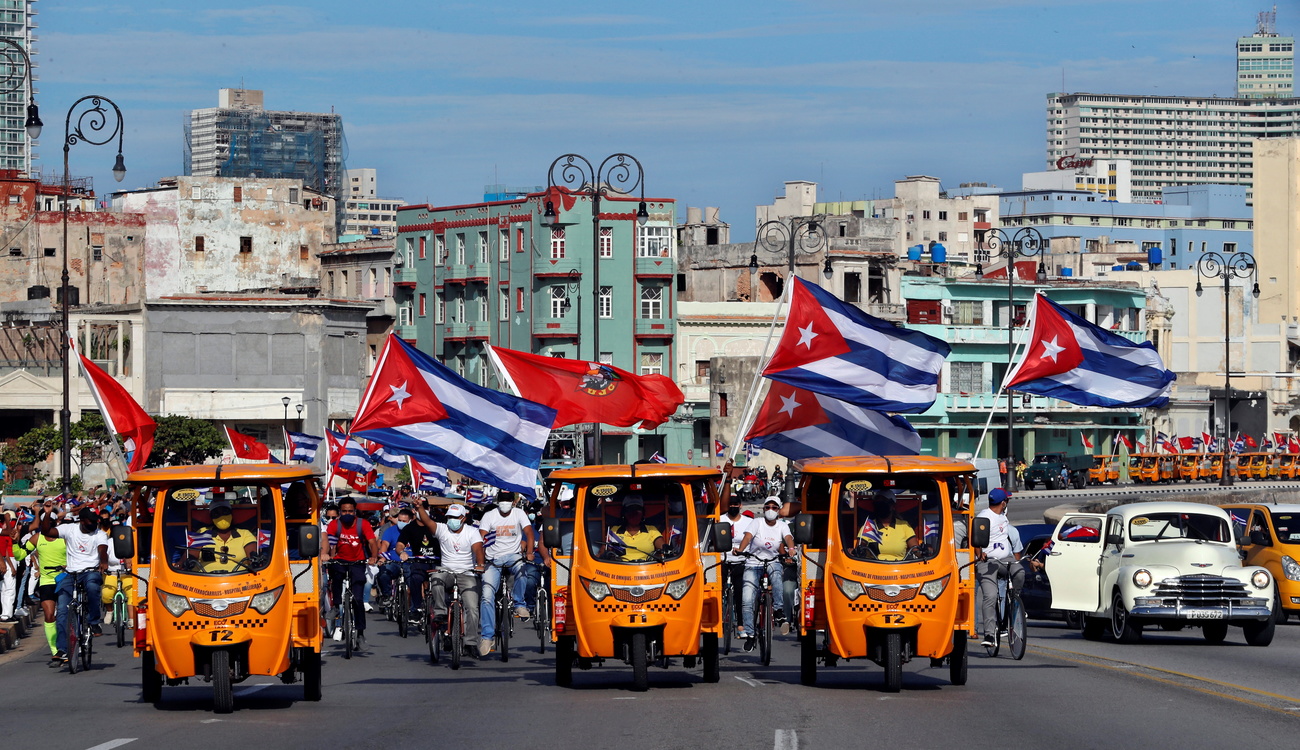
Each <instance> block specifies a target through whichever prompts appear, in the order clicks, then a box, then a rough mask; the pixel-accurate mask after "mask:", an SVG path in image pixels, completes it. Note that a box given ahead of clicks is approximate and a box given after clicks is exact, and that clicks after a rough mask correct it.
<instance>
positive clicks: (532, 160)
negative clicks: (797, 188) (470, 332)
mask: <svg viewBox="0 0 1300 750" xmlns="http://www.w3.org/2000/svg"><path fill="white" fill-rule="evenodd" d="M1264 2H1265V0H1256V2H1255V3H1243V2H1238V1H1237V0H1146V1H1143V0H1054V1H1053V2H1041V1H1040V2H1031V1H1030V0H981V1H980V2H975V1H974V0H970V1H967V0H928V1H927V0H785V1H782V2H764V1H762V0H759V1H758V2H755V1H754V0H748V1H744V0H708V1H706V2H679V1H678V0H667V1H666V2H658V3H630V2H618V3H614V2H607V3H602V4H594V3H592V4H588V3H581V2H570V3H545V2H540V3H539V2H516V1H515V0H509V1H498V2H492V3H486V2H410V1H401V2H387V1H384V2H372V3H357V2H339V1H338V0H315V1H314V2H310V3H307V2H301V3H300V2H296V1H291V2H282V3H279V4H264V3H255V2H206V1H205V2H192V1H191V2H157V1H155V0H133V2H131V3H109V2H100V1H92V0H40V2H38V4H37V7H38V9H39V15H38V16H37V19H38V22H39V23H40V28H39V30H38V33H39V41H38V42H37V44H36V48H37V50H38V56H37V60H38V66H39V67H38V70H37V72H38V74H39V76H40V82H39V89H40V95H39V102H40V104H41V108H42V116H43V119H44V120H45V122H46V137H45V138H44V139H43V143H42V144H41V146H40V148H39V152H40V153H41V154H42V156H43V157H44V158H43V159H42V163H43V164H44V165H45V166H46V168H47V169H49V168H56V167H57V166H58V164H59V149H58V146H59V143H60V141H59V137H60V136H61V134H62V133H61V131H62V120H63V115H64V113H65V112H66V110H67V107H68V106H69V105H70V104H71V103H72V102H73V101H74V100H75V99H76V98H78V97H80V96H83V95H85V94H102V95H105V96H108V97H110V98H112V99H113V100H115V101H116V102H117V103H118V104H119V105H120V106H121V107H122V109H123V112H124V114H125V118H126V120H127V131H126V146H125V153H126V163H127V167H128V175H127V178H126V180H125V182H124V183H123V186H124V187H127V188H135V187H143V186H148V185H152V184H153V183H154V182H155V181H156V180H157V179H159V178H161V177H167V176H171V175H175V174H179V173H182V172H183V167H182V151H183V145H182V122H183V120H184V118H185V116H186V113H187V112H188V111H189V110H190V109H193V108H197V107H211V106H216V101H217V89H218V88H222V87H239V86H240V85H241V84H242V85H243V86H245V87H247V88H256V89H263V90H265V91H266V106H267V108H269V109H290V110H305V111H317V112H319V111H329V110H330V109H331V108H333V109H334V110H335V111H337V112H340V113H342V115H343V119H344V127H345V132H346V135H347V139H348V166H350V167H374V168H377V169H378V170H379V181H380V189H381V191H382V192H383V193H384V194H385V195H388V196H400V197H403V198H405V199H407V200H408V201H410V202H412V203H424V202H426V201H427V202H432V203H434V204H451V203H465V202H472V201H475V200H478V199H479V198H480V197H481V195H482V190H483V186H484V185H485V184H488V183H493V182H502V183H506V184H511V185H536V184H544V183H545V181H546V169H547V167H548V166H549V165H550V163H551V161H552V160H553V159H554V158H555V157H557V156H559V155H561V154H563V153H567V152H570V151H574V152H577V153H580V154H583V155H586V156H588V157H590V158H593V159H599V158H602V157H604V156H605V155H607V154H610V153H614V152H618V151H625V152H628V153H631V154H633V155H634V156H636V157H638V158H639V159H640V160H641V162H642V164H644V166H645V171H646V180H647V192H648V193H650V194H653V195H655V196H656V197H670V198H676V199H677V200H678V201H679V211H681V212H682V213H683V214H684V211H685V209H684V206H686V205H692V206H704V205H711V206H712V205H716V206H720V207H721V208H722V218H723V220H724V221H728V222H730V223H731V225H732V228H733V230H732V231H733V239H734V240H737V241H748V240H749V239H752V237H753V223H754V211H753V207H754V205H755V204H757V203H766V202H770V201H771V199H772V197H773V196H774V195H776V194H777V193H778V192H780V191H781V189H782V188H781V185H782V182H784V181H785V180H794V179H807V180H815V181H817V182H819V183H820V184H821V197H822V198H823V199H826V200H851V199H861V198H873V197H885V196H889V195H892V191H893V181H894V180H896V179H899V178H901V177H903V176H904V175H908V174H929V175H934V176H937V177H939V178H940V179H941V180H942V181H943V183H944V185H946V186H954V187H955V186H956V185H957V184H958V183H960V182H968V181H986V182H990V183H994V184H998V185H1003V186H1018V184H1019V175H1020V173H1022V172H1026V171H1034V170H1039V169H1043V168H1045V167H1044V165H1045V160H1046V156H1045V135H1044V132H1045V125H1044V118H1045V114H1044V107H1045V104H1044V98H1045V96H1046V94H1047V93H1049V92H1052V91H1058V90H1061V88H1062V76H1064V80H1065V90H1068V91H1093V92H1114V93H1170V94H1218V95H1227V94H1230V93H1231V92H1232V91H1233V82H1234V74H1235V70H1234V62H1233V43H1234V40H1235V37H1237V36H1238V35H1242V34H1249V33H1251V32H1252V31H1253V29H1254V21H1255V14H1256V12H1257V11H1259V10H1263V9H1264V7H1265V6H1264V4H1263V3H1264ZM1269 2H1271V0H1269ZM1280 5H1281V6H1282V7H1281V8H1280V9H1279V21H1278V26H1279V30H1280V31H1282V32H1283V33H1287V34H1290V33H1293V32H1294V31H1296V30H1297V29H1300V7H1298V6H1297V4H1296V3H1295V2H1294V1H1292V2H1285V3H1280ZM112 161H113V153H112V152H110V150H109V149H108V148H107V147H100V148H92V147H89V146H75V147H74V148H73V152H72V171H73V173H75V174H89V175H92V176H94V178H95V183H96V187H97V188H98V190H99V192H100V193H101V194H103V193H105V192H106V191H108V190H111V189H112V188H113V187H115V185H114V183H113V182H112V177H111V175H110V174H109V170H110V169H111V167H112Z"/></svg>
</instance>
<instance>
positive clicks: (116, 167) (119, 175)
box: [113, 153, 126, 182]
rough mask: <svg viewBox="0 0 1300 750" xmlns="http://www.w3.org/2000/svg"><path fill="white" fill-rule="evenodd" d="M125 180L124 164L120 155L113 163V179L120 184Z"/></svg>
mask: <svg viewBox="0 0 1300 750" xmlns="http://www.w3.org/2000/svg"><path fill="white" fill-rule="evenodd" d="M125 178H126V162H125V161H122V154H121V153H119V154H118V155H117V161H116V162H114V163H113V179H115V180H117V181H118V182H121V181H122V180H123V179H125Z"/></svg>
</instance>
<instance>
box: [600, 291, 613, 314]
mask: <svg viewBox="0 0 1300 750" xmlns="http://www.w3.org/2000/svg"><path fill="white" fill-rule="evenodd" d="M596 306H597V307H598V308H599V311H600V317H602V318H612V317H614V287H612V286H602V287H601V288H600V297H599V299H597V301H596Z"/></svg>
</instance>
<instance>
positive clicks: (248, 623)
mask: <svg viewBox="0 0 1300 750" xmlns="http://www.w3.org/2000/svg"><path fill="white" fill-rule="evenodd" d="M269 619H270V618H268V617H245V618H240V619H237V620H229V621H227V622H226V625H225V626H224V627H228V628H264V627H266V623H267V621H268V620H269ZM210 626H212V623H210V622H206V621H203V620H172V629H173V630H207V629H208V628H209V627H210Z"/></svg>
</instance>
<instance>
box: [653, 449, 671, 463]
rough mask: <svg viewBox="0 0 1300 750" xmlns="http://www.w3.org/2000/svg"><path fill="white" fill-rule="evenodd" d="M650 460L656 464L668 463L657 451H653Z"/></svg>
mask: <svg viewBox="0 0 1300 750" xmlns="http://www.w3.org/2000/svg"><path fill="white" fill-rule="evenodd" d="M650 460H651V461H654V462H655V463H657V464H666V463H668V459H666V458H664V454H662V453H660V452H659V451H655V452H654V453H653V454H652V455H651V456H650Z"/></svg>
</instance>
